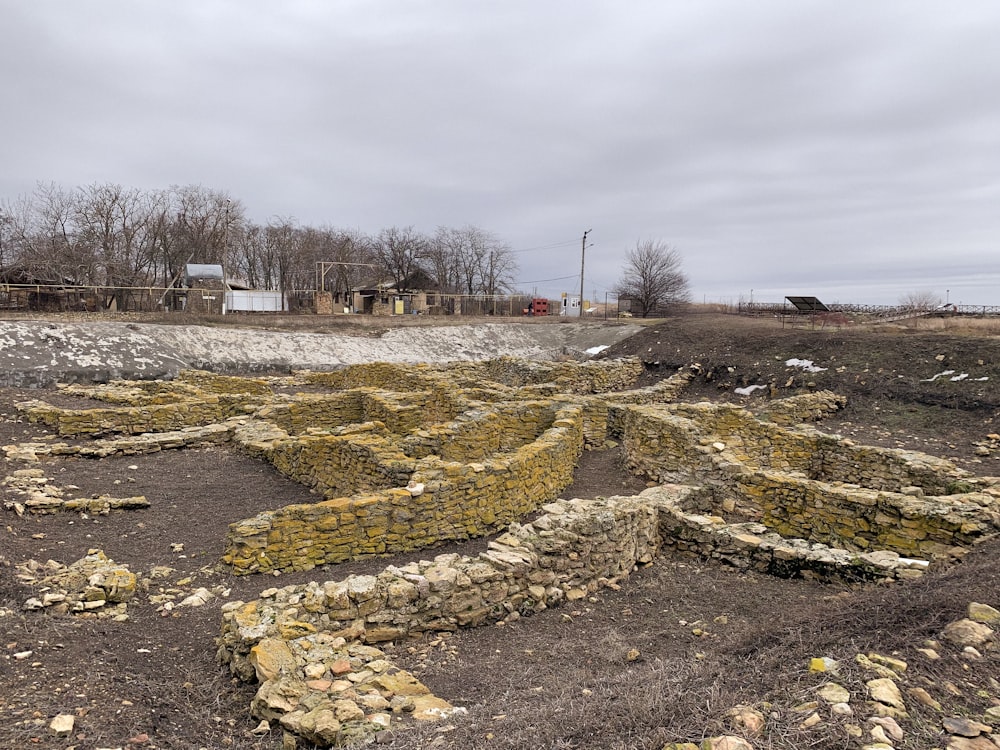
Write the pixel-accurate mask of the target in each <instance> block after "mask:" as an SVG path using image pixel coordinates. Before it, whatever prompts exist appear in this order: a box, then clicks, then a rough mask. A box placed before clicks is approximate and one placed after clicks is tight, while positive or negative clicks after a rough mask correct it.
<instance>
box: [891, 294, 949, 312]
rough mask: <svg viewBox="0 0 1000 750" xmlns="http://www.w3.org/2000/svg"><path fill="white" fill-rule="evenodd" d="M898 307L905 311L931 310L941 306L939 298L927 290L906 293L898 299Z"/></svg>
mask: <svg viewBox="0 0 1000 750" xmlns="http://www.w3.org/2000/svg"><path fill="white" fill-rule="evenodd" d="M899 306H900V307H903V308H906V309H907V310H933V309H934V308H935V307H940V306H941V297H940V296H939V295H937V294H935V293H934V292H932V291H930V290H927V289H922V290H918V291H914V292H907V293H906V294H904V295H903V296H902V297H900V298H899Z"/></svg>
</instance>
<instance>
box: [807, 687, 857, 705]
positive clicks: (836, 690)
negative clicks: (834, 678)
mask: <svg viewBox="0 0 1000 750" xmlns="http://www.w3.org/2000/svg"><path fill="white" fill-rule="evenodd" d="M816 694H817V695H818V696H819V697H820V698H822V699H823V700H825V701H826V702H827V703H850V701H851V693H850V691H849V690H847V688H845V687H843V686H842V685H838V684H837V683H836V682H828V683H826V684H825V685H823V686H822V687H820V689H819V690H817V691H816Z"/></svg>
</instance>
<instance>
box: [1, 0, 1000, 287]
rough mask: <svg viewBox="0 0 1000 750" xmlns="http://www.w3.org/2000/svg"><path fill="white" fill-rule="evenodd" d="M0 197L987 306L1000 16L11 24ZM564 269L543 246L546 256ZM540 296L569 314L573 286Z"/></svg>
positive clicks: (489, 16) (594, 274) (661, 13)
mask: <svg viewBox="0 0 1000 750" xmlns="http://www.w3.org/2000/svg"><path fill="white" fill-rule="evenodd" d="M0 13H2V18H3V23H2V24H0V63H2V65H3V67H4V70H5V71H8V72H9V73H8V75H5V76H4V77H3V80H2V81H0V96H2V101H3V102H4V111H5V113H6V114H5V117H4V120H3V134H4V137H3V139H2V141H0V163H2V164H3V170H2V173H0V198H6V199H13V198H16V197H17V196H18V195H20V194H24V193H29V192H31V191H32V190H33V189H34V186H35V184H36V182H37V181H43V182H47V181H55V182H57V183H59V184H62V185H64V186H67V187H74V186H77V185H86V184H89V183H92V182H116V183H121V184H125V185H129V186H135V187H140V188H145V189H152V188H159V187H167V186H168V185H170V184H192V183H195V184H202V185H205V186H208V187H212V188H216V189H221V190H226V191H228V192H230V193H231V194H232V195H233V196H234V197H237V198H239V199H241V200H242V201H243V202H244V203H245V205H246V206H247V208H248V211H249V213H250V215H251V216H252V217H253V218H256V219H258V220H266V219H267V218H268V217H270V216H272V215H283V216H294V217H296V218H298V219H299V220H300V221H302V222H303V223H310V224H332V225H336V226H344V227H358V228H361V229H363V230H366V231H377V230H378V229H380V228H382V227H384V226H390V225H408V224H413V225H415V226H417V227H418V228H420V229H424V230H426V231H432V230H433V229H434V227H436V226H437V225H441V224H444V225H452V226H459V225H464V224H468V223H473V224H478V225H481V226H483V227H484V228H487V229H489V230H491V231H494V232H496V233H497V234H499V235H500V236H502V237H504V238H505V239H506V240H507V241H508V242H510V243H511V245H512V247H514V248H515V249H517V250H522V249H528V248H538V247H546V248H548V249H545V250H529V251H527V252H522V253H518V260H519V262H520V265H521V272H520V276H521V280H522V281H524V282H535V281H538V280H542V279H550V278H557V277H563V276H572V275H573V274H574V273H578V271H579V251H580V247H579V239H580V237H581V235H582V233H583V230H585V229H592V230H593V232H592V234H591V238H592V240H593V243H594V245H593V247H592V248H589V249H588V253H587V258H588V272H587V281H586V284H585V290H586V293H587V294H588V295H590V294H591V293H592V291H594V290H597V291H598V294H599V296H600V295H602V294H603V293H604V291H605V290H606V289H608V288H610V287H612V286H613V284H614V281H615V280H616V279H617V277H618V275H619V269H620V267H621V258H622V256H623V254H624V252H625V251H626V250H627V249H628V248H629V247H631V246H634V243H635V242H636V240H637V239H641V238H646V237H655V238H661V239H663V240H665V241H668V242H670V243H672V244H674V245H675V246H677V247H678V248H679V249H680V251H681V253H682V255H683V257H684V259H685V268H686V270H687V271H688V273H689V275H690V276H691V280H692V285H693V289H694V292H695V296H696V298H698V299H708V300H720V299H736V298H738V297H739V296H740V295H744V296H745V295H747V294H748V293H749V291H750V290H751V289H753V290H754V295H755V298H760V297H761V295H765V296H766V298H769V299H774V300H778V299H780V298H781V297H782V296H784V294H788V293H812V294H817V295H819V296H821V297H822V296H830V298H831V299H832V298H837V299H839V300H840V301H858V302H886V303H892V302H895V301H896V300H897V298H898V297H899V296H900V295H901V294H903V293H905V292H908V291H913V290H915V289H930V290H933V291H935V292H937V293H938V294H940V295H941V296H942V297H943V296H944V295H945V290H946V289H947V290H949V293H950V297H951V299H952V301H958V300H957V299H956V295H955V292H956V290H957V291H959V293H961V294H962V295H963V298H962V301H965V302H969V303H978V304H987V303H994V302H996V303H1000V295H998V294H997V293H996V286H997V281H998V277H1000V254H998V252H997V250H998V248H997V243H998V238H1000V211H998V210H997V206H998V199H1000V100H998V98H997V97H996V92H997V91H1000V64H998V63H1000V52H998V48H997V45H996V43H995V40H996V38H997V34H998V31H1000V5H997V4H995V3H993V2H987V1H986V0H971V1H969V2H963V3H961V4H957V5H950V6H948V7H947V8H946V7H944V6H938V5H935V4H915V3H911V2H901V1H889V2H881V3H875V4H871V3H865V4H861V3H836V2H832V1H831V2H817V1H815V0H804V1H803V2H796V3H787V2H777V1H776V0H765V1H764V2H759V3H752V4H747V3H743V2H739V1H738V0H714V1H710V2H703V3H697V4H693V3H663V2H653V1H652V0H650V1H648V2H636V3H629V4H627V5H622V4H620V3H612V2H610V1H609V2H597V1H595V0H583V1H582V2H566V1H557V2H550V3H544V4H539V3H528V2H524V1H523V0H521V1H519V0H513V1H512V2H505V3H496V4H481V3H467V2H458V0H426V1H424V2H402V1H401V0H393V1H392V2H365V3H362V2H353V3H351V2H346V3H326V2H321V1H319V0H315V1H311V0H299V1H298V2H284V3H270V2H263V1H262V0H249V1H246V0H243V1H240V2H236V1H235V0H232V1H224V0H202V1H200V2H194V1H193V0H188V1H183V0H182V1H180V2H174V3H135V2H131V1H130V0H48V1H47V2H44V3H30V4H29V3H23V2H20V1H19V0H0ZM553 245H555V246H557V247H551V246H553ZM537 286H538V289H539V291H540V292H544V293H552V294H555V293H558V292H559V291H561V290H565V291H571V290H574V289H577V288H578V287H579V283H578V281H575V280H573V279H568V280H564V281H559V282H545V283H541V284H538V285H537Z"/></svg>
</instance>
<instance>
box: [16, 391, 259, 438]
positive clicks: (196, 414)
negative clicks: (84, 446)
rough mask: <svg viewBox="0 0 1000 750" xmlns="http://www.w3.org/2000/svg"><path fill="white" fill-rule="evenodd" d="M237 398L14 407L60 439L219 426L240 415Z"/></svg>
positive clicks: (39, 403) (35, 403) (240, 402)
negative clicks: (93, 406) (86, 406)
mask: <svg viewBox="0 0 1000 750" xmlns="http://www.w3.org/2000/svg"><path fill="white" fill-rule="evenodd" d="M243 404H244V401H243V399H242V398H240V397H235V398H233V397H227V396H215V395H211V394H206V395H204V396H203V397H201V398H186V399H180V400H179V401H175V402H174V403H170V404H151V405H148V406H127V407H115V408H107V409H105V408H96V409H61V408H58V407H55V406H51V405H50V404H47V403H45V402H43V401H28V402H24V403H21V404H19V405H18V407H19V408H20V409H21V410H22V411H23V412H24V413H25V415H26V416H27V417H28V419H29V421H31V422H40V423H42V424H45V425H47V426H49V427H52V428H53V429H55V430H56V431H57V432H58V433H59V434H60V435H66V436H80V435H104V434H108V433H113V432H120V433H125V434H129V435H134V434H139V433H142V432H166V431H168V430H177V429H181V428H183V427H194V426H198V425H205V424H209V423H212V422H222V421H224V420H225V419H228V418H229V417H231V416H234V415H235V414H238V413H241V412H242V411H243V408H242V407H243Z"/></svg>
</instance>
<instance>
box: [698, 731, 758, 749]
mask: <svg viewBox="0 0 1000 750" xmlns="http://www.w3.org/2000/svg"><path fill="white" fill-rule="evenodd" d="M701 748H702V750H753V745H751V744H750V743H749V742H747V741H746V740H745V739H743V738H742V737H736V736H734V735H731V734H727V735H722V736H720V737H709V738H708V739H707V740H705V741H704V742H702V743H701Z"/></svg>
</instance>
